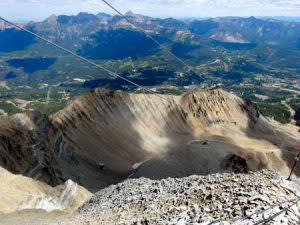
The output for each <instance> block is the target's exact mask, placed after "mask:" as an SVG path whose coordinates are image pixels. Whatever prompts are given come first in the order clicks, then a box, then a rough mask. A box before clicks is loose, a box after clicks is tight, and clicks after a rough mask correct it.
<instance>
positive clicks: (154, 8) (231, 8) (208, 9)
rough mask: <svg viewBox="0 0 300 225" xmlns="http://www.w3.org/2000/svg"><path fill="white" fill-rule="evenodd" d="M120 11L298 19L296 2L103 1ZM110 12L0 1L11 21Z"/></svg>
mask: <svg viewBox="0 0 300 225" xmlns="http://www.w3.org/2000/svg"><path fill="white" fill-rule="evenodd" d="M107 1H109V2H111V3H112V4H113V5H114V6H116V7H117V8H118V9H120V10H121V11H122V12H126V11H129V10H131V11H133V12H136V13H141V14H145V15H150V16H159V17H207V16H252V15H253V16H300V14H299V12H300V0H107ZM83 11H84V12H91V13H98V12H107V13H112V11H111V10H110V9H109V8H108V7H107V6H106V5H105V4H104V3H103V2H102V1H101V0H0V14H1V15H2V16H5V17H8V18H9V19H14V20H24V19H26V20H28V19H33V20H37V19H44V18H45V17H47V16H49V15H51V14H68V15H70V14H77V13H78V12H83Z"/></svg>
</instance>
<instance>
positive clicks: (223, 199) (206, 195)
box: [52, 170, 300, 225]
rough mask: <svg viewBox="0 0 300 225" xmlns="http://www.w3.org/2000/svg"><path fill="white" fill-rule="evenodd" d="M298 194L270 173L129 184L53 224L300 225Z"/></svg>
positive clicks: (99, 194)
mask: <svg viewBox="0 0 300 225" xmlns="http://www.w3.org/2000/svg"><path fill="white" fill-rule="evenodd" d="M299 190H300V189H299V186H298V181H287V180H286V177H280V176H279V175H277V174H276V173H274V172H271V171H268V170H263V171H260V172H250V173H247V174H232V173H224V174H214V175H208V176H190V177H185V178H167V179H163V180H157V181H156V180H150V179H145V178H140V179H130V180H127V181H125V182H123V183H120V184H117V185H112V186H110V187H108V188H105V189H103V190H101V191H99V192H97V193H96V194H95V195H94V196H93V197H92V198H91V199H90V200H89V201H88V202H86V203H85V204H84V205H83V206H82V207H81V208H79V210H78V211H77V212H76V213H75V214H73V215H72V216H67V217H65V218H61V219H60V220H59V221H58V222H55V223H57V224H144V225H147V224H176V225H183V224H299V223H300V212H299V206H300V203H299V197H298V196H299V194H300V191H299ZM52 223H53V221H52Z"/></svg>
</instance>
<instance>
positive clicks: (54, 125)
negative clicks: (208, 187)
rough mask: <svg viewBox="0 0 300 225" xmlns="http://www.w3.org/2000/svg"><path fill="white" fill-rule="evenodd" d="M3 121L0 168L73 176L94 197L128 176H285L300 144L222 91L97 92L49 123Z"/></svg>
mask: <svg viewBox="0 0 300 225" xmlns="http://www.w3.org/2000/svg"><path fill="white" fill-rule="evenodd" d="M2 118H4V119H2V120H1V119H0V122H1V121H2V122H1V123H3V126H1V127H0V134H1V133H2V135H1V136H0V140H1V142H0V151H1V152H3V154H1V156H0V165H2V166H3V167H5V168H7V169H8V170H10V171H12V172H14V173H22V174H24V175H26V176H29V177H33V178H35V179H39V180H42V181H45V182H47V183H48V184H51V185H52V186H54V185H57V184H60V183H63V182H64V181H66V180H68V179H71V180H73V181H74V182H76V183H79V184H80V185H83V186H84V187H86V188H88V189H89V190H91V191H93V192H94V191H97V190H99V189H101V188H104V187H107V186H109V185H110V184H114V183H118V182H121V181H123V180H124V179H126V178H128V177H132V178H138V177H148V178H152V179H163V178H166V177H185V176H189V175H193V174H201V175H207V174H211V173H218V172H224V171H236V172H247V171H256V170H261V169H263V168H268V169H271V170H275V171H278V172H280V173H287V172H288V171H289V167H290V166H291V164H292V162H293V160H294V157H295V155H296V154H297V150H296V149H295V146H296V145H297V144H299V140H300V134H299V132H296V131H294V130H292V129H287V127H284V126H282V125H280V124H275V123H274V122H272V121H269V120H267V119H265V118H264V117H263V116H262V115H260V113H259V112H258V110H257V107H256V105H255V104H253V103H251V102H247V101H244V100H242V99H241V98H239V97H237V96H235V95H233V94H232V93H229V92H226V91H224V90H221V89H212V90H208V91H202V90H197V91H195V92H193V93H189V94H186V95H183V96H172V95H153V94H134V93H126V92H119V91H115V92H114V91H107V90H101V89H96V90H94V91H92V92H90V93H88V94H86V95H83V96H80V97H78V98H76V99H75V100H74V101H72V102H71V103H70V104H69V105H68V106H66V107H65V108H64V109H63V110H61V111H59V112H57V113H55V114H54V115H51V116H50V118H47V117H45V116H44V115H42V114H39V113H37V112H31V113H24V114H18V115H15V116H14V117H13V118H10V119H7V117H2ZM6 120H7V121H6ZM9 121H11V122H9ZM232 156H234V158H231V157H232ZM1 157H2V158H1ZM299 172H300V170H299V168H297V169H296V173H297V174H298V173H299Z"/></svg>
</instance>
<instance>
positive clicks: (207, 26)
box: [189, 20, 219, 35]
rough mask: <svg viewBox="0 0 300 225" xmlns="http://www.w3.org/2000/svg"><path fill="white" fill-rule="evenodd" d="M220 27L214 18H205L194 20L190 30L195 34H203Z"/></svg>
mask: <svg viewBox="0 0 300 225" xmlns="http://www.w3.org/2000/svg"><path fill="white" fill-rule="evenodd" d="M218 27H219V24H218V23H216V22H214V21H212V20H203V21H194V22H192V23H191V24H190V26H189V30H190V31H191V32H192V33H194V34H198V35H203V34H206V33H208V32H209V31H211V30H213V29H215V28H218Z"/></svg>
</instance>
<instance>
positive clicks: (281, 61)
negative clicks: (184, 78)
mask: <svg viewBox="0 0 300 225" xmlns="http://www.w3.org/2000/svg"><path fill="white" fill-rule="evenodd" d="M126 15H127V17H128V18H129V19H130V20H131V21H132V22H133V23H135V24H137V25H138V26H140V27H142V28H143V29H145V30H146V32H147V33H149V34H151V35H153V36H154V37H155V38H156V39H157V40H158V41H159V42H160V43H162V44H164V45H166V46H167V47H168V48H170V50H171V51H172V52H173V53H174V54H175V55H177V56H179V57H181V58H182V59H184V60H186V61H187V62H189V63H190V64H191V65H193V66H199V65H202V64H207V63H212V62H215V61H216V60H220V61H221V62H220V63H221V64H220V63H219V64H220V66H223V67H224V65H222V64H228V66H229V67H241V64H245V66H244V67H245V68H243V69H246V72H248V73H255V72H256V73H263V74H270V75H274V76H275V77H276V76H283V75H287V76H289V77H293V76H296V75H298V74H299V67H298V65H299V62H300V61H299V60H300V24H299V23H297V22H288V21H279V20H275V19H257V18H254V17H250V18H235V17H224V18H213V19H204V20H176V19H172V18H167V19H158V18H151V17H147V16H142V15H138V14H134V13H132V12H128V13H127V14H126ZM25 27H26V28H28V29H29V30H32V31H34V32H36V33H38V34H40V35H42V36H44V37H46V38H48V39H49V40H51V41H54V42H56V43H58V44H61V45H62V46H64V47H67V48H69V49H70V50H73V51H75V52H77V53H79V54H80V55H82V56H85V57H87V58H89V59H93V60H95V61H98V62H99V63H101V64H105V65H107V66H108V67H109V68H111V67H112V68H115V69H118V71H120V73H122V72H124V71H126V69H128V65H127V68H124V67H125V65H124V64H126V62H127V64H128V60H129V61H130V62H131V63H132V64H133V66H135V67H137V69H140V68H145V67H148V66H155V67H160V68H164V69H166V68H168V69H171V70H173V71H178V70H179V71H183V72H184V71H185V70H184V69H185V68H183V66H182V65H180V64H179V65H178V63H176V64H177V65H174V62H175V61H174V58H172V57H170V55H168V54H167V53H166V52H164V51H163V50H162V49H160V48H159V47H158V46H157V45H156V44H155V43H153V42H152V41H151V40H150V39H149V38H147V37H146V36H145V35H144V34H143V33H141V32H140V31H137V30H136V29H134V28H133V27H132V25H131V24H129V23H128V22H127V21H126V20H125V19H124V18H122V17H120V16H111V15H108V14H104V13H99V14H97V15H93V14H88V13H79V14H78V15H76V16H65V15H61V16H55V15H53V16H50V17H49V18H48V19H46V20H45V21H42V22H29V23H28V24H26V25H25ZM0 40H1V42H0V54H1V55H3V58H5V57H14V59H10V60H9V61H7V60H4V61H3V65H2V71H1V77H2V79H5V78H6V79H10V80H12V81H14V80H22V82H26V81H27V82H40V81H44V82H49V83H55V82H59V81H60V82H63V81H66V80H70V81H71V79H70V78H74V77H75V76H81V77H82V78H84V79H89V80H90V79H93V78H103V77H106V78H107V74H105V72H103V71H102V72H101V71H97V72H96V73H95V70H93V69H90V67H88V66H87V65H83V64H81V63H78V62H77V61H76V60H75V59H69V57H68V56H66V55H65V54H64V53H62V52H58V51H56V50H54V49H52V48H50V47H49V46H47V45H45V43H41V42H40V41H37V40H35V39H34V38H33V37H31V36H30V35H28V34H26V33H24V32H21V31H18V30H16V29H14V28H7V29H2V30H1V32H0ZM41 58H43V59H41ZM119 60H121V61H122V62H123V63H121V65H120V63H119V64H118V62H120V61H119ZM145 61H147V63H146V62H145ZM41 64H42V66H41ZM109 64H112V65H109ZM170 64H171V65H170ZM28 66H30V67H31V69H30V70H28ZM62 66H65V68H68V69H63V68H62ZM3 67H4V68H3ZM268 67H271V68H272V71H270V70H268V69H267V68H268ZM283 67H284V68H285V70H281V69H282V68H283ZM241 69H242V68H236V69H235V71H234V72H236V73H237V74H235V75H228V74H226V69H224V68H223V70H222V68H220V69H217V71H209V72H208V71H201V70H200V68H199V73H201V72H202V73H205V75H207V76H208V77H212V78H216V77H217V78H218V77H219V78H220V77H221V78H223V79H225V80H226V79H229V80H238V81H241V80H244V79H246V78H247V77H248V75H247V74H243V73H242V72H241V71H240V70H241ZM215 70H216V68H215ZM8 72H14V73H15V77H14V78H11V77H10V76H8V77H7V73H8ZM282 73H284V74H282ZM163 82H168V80H166V81H165V80H163V81H162V82H161V83H163ZM190 82H191V81H190ZM195 82H197V81H195ZM198 82H200V81H198ZM169 83H172V82H171V81H170V82H169Z"/></svg>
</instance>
